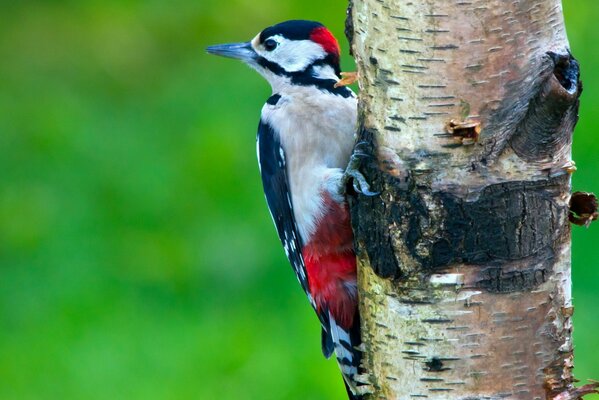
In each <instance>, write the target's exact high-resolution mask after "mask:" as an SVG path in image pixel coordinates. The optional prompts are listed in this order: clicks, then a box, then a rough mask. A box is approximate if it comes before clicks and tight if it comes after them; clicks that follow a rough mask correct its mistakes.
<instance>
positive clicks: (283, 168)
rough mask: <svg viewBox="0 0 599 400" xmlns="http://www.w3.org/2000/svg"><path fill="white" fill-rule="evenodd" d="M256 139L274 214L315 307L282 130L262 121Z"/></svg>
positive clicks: (288, 256)
mask: <svg viewBox="0 0 599 400" xmlns="http://www.w3.org/2000/svg"><path fill="white" fill-rule="evenodd" d="M256 140H257V142H256V146H257V152H258V164H259V165H260V174H261V175H262V185H263V186H264V194H265V195H266V202H267V203H268V208H269V210H270V215H271V217H272V219H273V222H274V223H275V226H276V228H277V233H278V234H279V239H281V243H282V244H283V248H284V249H285V254H286V255H287V258H288V259H289V262H290V263H291V266H292V267H293V270H294V271H295V275H296V276H297V279H298V280H299V282H300V285H302V289H304V291H305V292H306V295H308V298H309V299H310V303H311V304H312V306H313V307H314V306H315V303H314V300H313V299H312V295H311V294H310V290H309V285H308V277H307V275H306V266H305V265H304V259H303V257H302V240H301V237H300V235H299V231H298V229H297V224H296V222H295V215H294V213H293V206H292V201H291V193H290V191H289V181H288V179H287V165H286V162H285V151H284V150H283V147H281V142H280V140H279V135H278V133H276V132H275V131H274V129H273V128H272V127H271V126H270V125H269V124H268V123H266V122H263V121H260V125H259V126H258V137H257V139H256Z"/></svg>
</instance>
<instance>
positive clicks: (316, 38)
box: [310, 26, 339, 58]
mask: <svg viewBox="0 0 599 400" xmlns="http://www.w3.org/2000/svg"><path fill="white" fill-rule="evenodd" d="M310 40H311V41H313V42H315V43H318V44H319V45H321V46H322V48H323V49H324V51H326V52H327V53H328V54H332V55H333V56H335V57H336V58H339V42H337V39H335V36H333V34H332V33H331V32H330V31H329V30H328V29H327V28H325V27H324V26H321V27H318V28H314V30H312V33H311V34H310Z"/></svg>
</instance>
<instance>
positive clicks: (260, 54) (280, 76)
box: [207, 20, 340, 88]
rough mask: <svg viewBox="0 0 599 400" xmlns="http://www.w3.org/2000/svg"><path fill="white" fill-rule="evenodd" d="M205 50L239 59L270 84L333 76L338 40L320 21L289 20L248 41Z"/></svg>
mask: <svg viewBox="0 0 599 400" xmlns="http://www.w3.org/2000/svg"><path fill="white" fill-rule="evenodd" d="M207 51H208V53H210V54H216V55H219V56H224V57H230V58H235V59H238V60H241V61H243V62H245V63H246V64H248V65H249V66H251V67H252V68H254V69H255V70H257V71H258V72H259V73H260V74H261V75H262V76H264V77H265V78H266V79H267V80H268V81H269V82H270V84H271V85H272V86H273V88H274V87H276V86H277V85H280V84H281V82H288V81H289V80H290V79H291V80H294V79H295V80H299V79H328V80H331V79H332V80H337V79H338V78H339V76H340V75H339V74H340V67H339V43H338V42H337V39H335V37H334V36H333V35H332V34H331V32H330V31H329V30H328V29H327V28H326V27H324V25H322V24H321V23H318V22H314V21H302V20H293V21H286V22H282V23H280V24H277V25H274V26H271V27H268V28H266V29H264V30H263V31H262V32H260V33H259V34H258V35H256V37H254V38H253V39H252V40H251V41H249V42H243V43H231V44H221V45H216V46H210V47H208V48H207Z"/></svg>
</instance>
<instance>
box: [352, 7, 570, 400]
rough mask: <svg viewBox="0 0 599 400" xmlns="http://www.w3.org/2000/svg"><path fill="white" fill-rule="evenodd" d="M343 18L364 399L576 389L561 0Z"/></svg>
mask: <svg viewBox="0 0 599 400" xmlns="http://www.w3.org/2000/svg"><path fill="white" fill-rule="evenodd" d="M347 33H348V36H349V39H350V42H351V43H352V49H353V54H354V56H355V58H356V62H357V65H358V71H359V77H360V88H361V91H360V118H361V120H360V131H359V137H360V138H361V140H363V141H366V142H368V143H370V144H372V157H371V158H370V159H367V160H366V161H365V162H364V165H363V171H364V172H365V175H366V177H367V178H368V180H369V181H370V182H371V183H372V185H373V188H374V189H375V190H378V191H380V192H381V194H380V196H375V197H365V196H359V197H358V198H357V199H354V201H353V202H352V203H353V204H352V221H353V225H354V230H355V239H356V246H357V249H358V259H359V286H360V312H361V318H362V338H363V342H364V351H365V353H364V364H363V365H364V368H365V374H364V375H363V377H362V378H363V380H364V382H365V383H367V384H368V386H367V387H368V388H369V390H370V391H372V394H370V395H369V397H368V398H369V399H415V398H427V399H470V400H473V399H505V398H509V399H526V400H531V399H568V398H577V396H578V395H579V394H580V393H578V392H574V389H573V386H572V382H573V377H572V374H571V370H572V364H573V359H572V336H571V333H572V322H571V317H572V312H573V308H572V301H571V300H572V299H571V293H570V286H571V281H570V227H569V222H568V212H569V211H568V204H569V200H570V173H571V172H572V171H573V170H574V167H573V163H572V161H571V154H570V150H571V138H572V130H573V128H574V125H575V123H576V120H577V111H578V97H579V95H580V92H581V85H580V82H579V79H578V78H579V73H578V64H577V62H576V61H575V60H574V59H573V58H572V56H571V55H570V52H569V48H568V41H567V37H566V32H565V28H564V21H563V16H562V8H561V2H560V0H513V1H502V0H471V1H462V0H453V1H450V0H421V1H410V0H354V1H353V4H350V12H349V18H348V32H347ZM559 396H562V397H559Z"/></svg>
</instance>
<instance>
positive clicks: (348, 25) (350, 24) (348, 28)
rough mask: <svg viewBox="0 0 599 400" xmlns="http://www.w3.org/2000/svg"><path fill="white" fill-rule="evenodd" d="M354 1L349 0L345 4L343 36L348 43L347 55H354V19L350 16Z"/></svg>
mask: <svg viewBox="0 0 599 400" xmlns="http://www.w3.org/2000/svg"><path fill="white" fill-rule="evenodd" d="M353 7H354V3H353V1H352V0H350V1H349V2H348V4H347V11H346V16H345V37H346V38H347V41H348V43H349V55H350V56H353V55H354V50H353V44H354V21H353V16H352V9H353Z"/></svg>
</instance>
